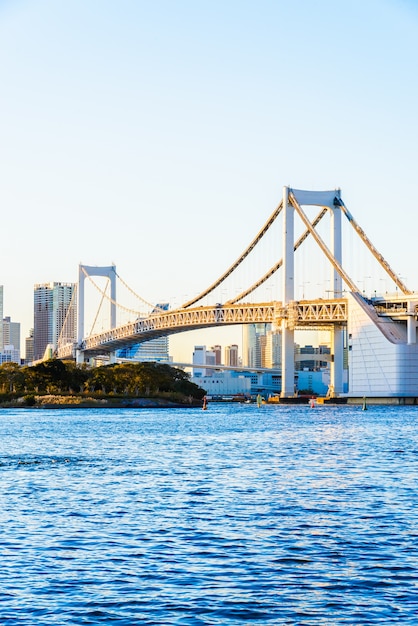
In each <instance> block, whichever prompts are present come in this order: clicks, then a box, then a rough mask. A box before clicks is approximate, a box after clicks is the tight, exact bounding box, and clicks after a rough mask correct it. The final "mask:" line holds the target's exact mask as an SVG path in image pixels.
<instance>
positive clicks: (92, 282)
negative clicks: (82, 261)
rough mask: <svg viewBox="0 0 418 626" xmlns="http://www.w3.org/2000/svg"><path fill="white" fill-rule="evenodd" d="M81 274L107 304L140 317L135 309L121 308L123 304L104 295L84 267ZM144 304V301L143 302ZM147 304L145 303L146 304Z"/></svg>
mask: <svg viewBox="0 0 418 626" xmlns="http://www.w3.org/2000/svg"><path fill="white" fill-rule="evenodd" d="M81 270H82V272H83V273H84V275H85V276H86V278H88V279H89V281H90V282H91V284H92V285H93V286H94V287H95V288H96V289H97V291H98V292H99V293H101V294H102V295H103V296H104V297H105V298H106V300H108V301H109V302H111V303H112V304H114V305H115V306H117V307H119V308H120V309H122V310H123V311H126V312H127V313H135V315H136V316H140V315H141V313H140V311H137V310H136V309H129V308H128V307H126V306H123V304H119V303H118V302H116V300H114V299H113V298H111V297H110V296H108V295H107V293H105V292H104V291H103V290H102V289H100V287H99V285H97V284H96V282H95V281H94V280H93V279H92V277H91V276H90V274H88V272H86V270H85V269H84V267H81ZM144 302H145V301H144ZM146 304H147V303H146ZM149 306H151V307H152V304H150V305H149Z"/></svg>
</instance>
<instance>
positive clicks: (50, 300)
mask: <svg viewBox="0 0 418 626" xmlns="http://www.w3.org/2000/svg"><path fill="white" fill-rule="evenodd" d="M75 290H76V285H75V283H58V282H57V283H55V282H54V283H44V284H38V285H35V287H34V328H33V358H34V360H35V361H36V360H38V359H42V358H43V356H44V353H45V350H46V348H47V347H48V346H50V347H52V349H56V348H57V346H58V340H59V338H60V336H62V333H64V334H65V341H66V342H71V341H75V340H76V336H77V314H76V310H77V306H76V302H75V299H76V298H75Z"/></svg>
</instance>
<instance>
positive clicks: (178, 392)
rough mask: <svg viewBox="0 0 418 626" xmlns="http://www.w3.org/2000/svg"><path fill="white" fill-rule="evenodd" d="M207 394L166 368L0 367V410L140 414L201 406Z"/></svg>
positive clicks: (132, 365) (58, 363)
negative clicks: (136, 411) (99, 410)
mask: <svg viewBox="0 0 418 626" xmlns="http://www.w3.org/2000/svg"><path fill="white" fill-rule="evenodd" d="M205 393H206V392H205V390H204V389H202V388H201V387H199V386H198V385H195V384H194V383H192V382H191V381H190V377H189V375H188V374H187V373H186V372H184V371H183V370H181V369H178V368H176V367H171V366H170V365H168V364H166V363H146V362H142V363H116V364H110V365H103V366H100V367H94V368H90V367H88V366H86V365H77V364H76V363H74V362H73V361H60V360H58V359H50V360H48V361H44V362H43V363H39V364H37V365H34V366H20V365H19V364H17V363H3V364H2V365H1V366H0V408H11V407H14V408H15V407H25V408H27V407H33V408H68V407H74V408H83V407H85V408H92V407H98V408H128V407H132V408H141V407H144V408H145V407H146V408H149V407H156V408H163V407H195V406H201V404H202V399H203V397H204V396H205Z"/></svg>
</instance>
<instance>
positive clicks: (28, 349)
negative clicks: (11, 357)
mask: <svg viewBox="0 0 418 626" xmlns="http://www.w3.org/2000/svg"><path fill="white" fill-rule="evenodd" d="M32 361H33V328H31V329H30V331H29V336H28V337H26V339H25V363H26V364H28V363H32Z"/></svg>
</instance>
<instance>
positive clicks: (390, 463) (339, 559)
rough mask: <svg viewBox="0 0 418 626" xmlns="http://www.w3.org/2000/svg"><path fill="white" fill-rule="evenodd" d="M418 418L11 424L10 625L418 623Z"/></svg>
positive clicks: (156, 412)
mask: <svg viewBox="0 0 418 626" xmlns="http://www.w3.org/2000/svg"><path fill="white" fill-rule="evenodd" d="M417 420H418V407H414V406H410V407H408V406H403V407H395V406H393V407H391V406H370V407H369V410H368V411H362V410H361V407H354V406H353V407H350V406H334V407H332V406H324V407H316V408H315V409H310V408H309V406H285V405H283V406H282V405H277V406H267V405H265V406H262V407H260V408H259V409H258V408H257V407H256V405H245V404H232V403H231V404H216V403H211V404H210V405H209V410H208V411H204V412H202V411H201V410H200V409H174V410H171V409H151V410H148V409H126V410H123V409H119V410H112V409H59V410H47V409H46V410H34V409H27V410H26V409H18V410H12V409H10V410H2V411H1V412H0V476H1V489H0V522H1V525H0V527H1V532H0V554H1V580H0V623H1V624H2V625H14V624H16V625H17V624H19V625H38V624H42V625H46V624H54V625H58V624H59V625H64V624H102V623H106V624H126V625H128V624H129V625H132V624H146V625H147V624H158V625H165V624H167V625H171V624H181V625H183V624H184V625H195V624H196V625H200V624H207V625H233V624H243V623H245V624H262V623H269V624H292V625H294V624H297V625H309V626H310V625H316V624H318V625H319V624H321V625H325V624H326V625H329V624H333V625H334V624H335V625H338V624H362V625H367V624H394V623H402V624H415V623H416V615H417V614H418V548H417V537H418V489H417V487H418V485H417V475H418V474H417V468H418V434H417Z"/></svg>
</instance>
